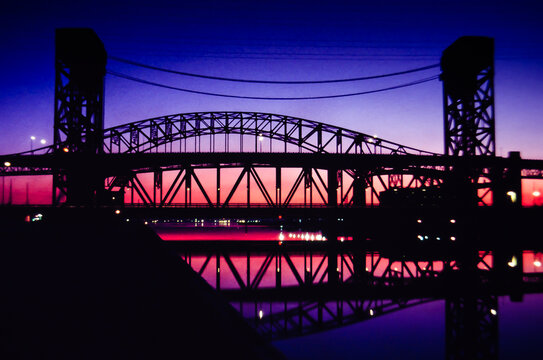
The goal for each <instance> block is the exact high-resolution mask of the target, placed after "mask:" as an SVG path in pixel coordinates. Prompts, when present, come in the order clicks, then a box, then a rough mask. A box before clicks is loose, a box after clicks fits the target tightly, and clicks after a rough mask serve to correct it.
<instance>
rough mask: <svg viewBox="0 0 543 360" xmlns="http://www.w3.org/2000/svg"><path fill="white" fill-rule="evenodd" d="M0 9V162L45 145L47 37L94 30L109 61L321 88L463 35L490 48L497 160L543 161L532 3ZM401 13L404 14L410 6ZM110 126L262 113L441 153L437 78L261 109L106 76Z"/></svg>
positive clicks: (271, 92) (149, 74)
mask: <svg viewBox="0 0 543 360" xmlns="http://www.w3.org/2000/svg"><path fill="white" fill-rule="evenodd" d="M54 3H55V4H54V5H49V4H47V5H45V4H41V3H39V2H24V1H22V2H18V3H17V4H18V5H0V28H1V31H2V34H3V36H2V37H0V46H1V48H2V53H3V56H2V57H1V59H0V75H1V78H2V81H1V82H0V116H1V117H0V123H1V125H2V127H1V129H2V130H1V131H0V153H12V152H18V151H23V150H28V149H29V147H30V136H31V135H34V136H36V137H38V138H39V139H41V138H45V139H47V140H48V141H49V142H50V141H51V140H52V134H53V85H54V82H53V80H54V67H53V60H54V29H55V28H58V27H91V28H93V29H95V31H96V32H97V34H98V35H99V36H100V38H101V39H102V40H103V42H104V44H105V47H106V50H107V51H108V53H109V54H110V55H112V56H118V57H124V58H128V59H132V60H134V61H140V62H145V63H149V64H152V65H156V66H162V67H167V68H171V69H176V70H180V71H186V72H195V73H204V74H210V75H216V76H228V77H236V78H259V79H273V80H283V79H284V80H319V79H329V78H344V77H358V76H367V75H374V74H380V73H386V72H393V71H400V70H405V69H410V68H414V67H419V66H424V65H430V64H435V63H438V62H439V59H440V55H441V52H442V50H443V49H445V48H446V47H447V46H448V45H449V44H450V43H452V42H453V41H454V40H455V39H456V38H458V37H459V36H462V35H484V36H491V37H494V38H495V40H496V112H497V115H496V119H497V125H496V127H497V152H498V154H499V155H507V152H508V151H511V150H520V151H521V154H522V156H523V157H524V158H543V146H542V141H541V135H542V134H543V122H541V121H540V114H541V112H542V110H543V102H542V101H541V100H542V94H543V50H542V49H543V46H542V45H543V40H542V37H541V35H542V34H543V25H542V23H541V21H540V19H541V18H542V15H543V11H542V10H543V5H542V4H540V3H539V2H538V1H515V2H514V3H511V2H508V1H463V0H461V1H411V2H405V1H383V2H379V4H372V5H366V4H364V2H360V1H358V2H344V1H333V2H303V1H298V2H294V1H288V2H287V1H252V2H249V1H247V2H244V1H228V2H226V1H215V2H213V1H183V2H182V3H183V5H175V6H171V5H167V4H166V2H163V1H153V2H151V3H150V4H143V3H138V2H132V1H124V2H112V1H107V2H106V1H97V2H92V3H91V2H89V4H88V5H81V4H75V3H74V2H69V1H56V2H54ZM407 4H409V5H407ZM108 68H109V69H110V70H114V71H119V72H123V73H127V74H130V75H133V76H137V77H142V78H145V79H147V80H151V81H158V82H163V83H166V84H169V85H172V86H178V87H184V88H190V89H194V90H201V91H212V92H220V93H230V94H241V95H256V96H305V95H308V96H311V95H327V94H335V93H348V92H356V91H364V90H370V89H376V88H381V87H387V86H391V85H395V84H400V83H404V82H409V81H412V80H415V79H419V78H423V77H427V76H431V75H434V74H437V73H438V69H432V70H428V71H425V72H423V73H417V74H411V75H405V76H401V77H397V78H394V79H380V80H372V81H365V82H358V83H343V84H339V85H308V86H277V85H275V86H273V85H266V86H264V85H247V84H241V85H239V84H231V83H225V82H217V81H210V80H195V79H190V78H186V77H180V76H175V75H165V74H161V73H157V72H154V71H150V70H143V69H138V68H135V67H132V66H128V65H124V64H120V63H116V62H113V61H110V62H109V64H108ZM105 104H106V105H105V110H106V112H105V124H106V127H109V126H113V125H117V124H122V123H125V122H130V121H135V120H141V119H145V118H148V117H154V116H160V115H166V114H172V113H180V112H193V111H213V110H217V111H220V110H233V111H238V110H239V111H261V112H272V113H279V114H285V115H292V116H298V117H302V118H306V119H311V120H317V121H322V122H326V123H331V124H334V125H338V126H342V127H346V128H351V129H354V130H358V131H362V132H366V133H369V134H377V135H378V136H380V137H382V138H385V139H388V140H392V141H395V142H399V143H402V144H405V145H410V146H414V147H419V148H423V149H427V150H431V151H436V152H442V151H443V150H442V149H443V115H442V90H441V83H440V82H439V81H437V80H436V81H433V82H430V83H425V84H421V85H417V86H415V87H410V88H404V89H399V90H394V91H389V92H384V93H378V94H372V95H365V96H358V97H352V98H344V99H332V100H316V101H297V102H284V101H282V102H265V101H255V100H236V99H222V98H213V97H207V96H201V95H192V94H186V93H181V92H175V91H172V90H166V89H160V88H156V87H151V86H148V85H142V84H136V83H132V82H129V81H127V80H123V79H119V78H115V77H112V76H110V75H108V76H107V77H106V100H105Z"/></svg>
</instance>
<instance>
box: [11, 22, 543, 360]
mask: <svg viewBox="0 0 543 360" xmlns="http://www.w3.org/2000/svg"><path fill="white" fill-rule="evenodd" d="M56 36H57V39H56V40H57V51H56V85H55V115H54V136H55V137H54V139H55V141H54V143H53V144H52V145H49V146H46V147H42V148H38V149H33V150H31V151H26V152H22V153H17V154H9V155H2V156H0V175H1V176H22V175H26V176H28V175H30V176H34V175H36V176H38V175H46V176H52V178H53V189H52V199H51V204H50V205H48V206H31V205H27V206H20V207H18V206H13V205H10V206H8V207H6V208H8V209H9V211H12V212H20V213H21V214H22V215H23V214H24V215H25V216H26V215H30V216H33V215H35V214H38V213H40V214H46V216H47V214H55V213H62V212H66V211H79V210H81V209H95V210H96V211H106V212H109V213H111V214H113V213H114V214H116V215H118V217H119V218H121V219H126V221H133V222H140V223H146V224H147V223H148V222H149V221H150V219H157V218H161V219H173V218H177V219H182V218H184V219H186V218H191V217H200V218H224V217H228V218H236V217H238V218H248V217H252V218H255V219H272V221H273V223H274V224H276V225H277V226H281V225H285V226H286V225H288V224H289V223H290V222H292V221H296V220H297V221H299V222H300V223H302V222H303V223H304V224H311V226H314V227H316V228H319V229H321V230H322V233H323V238H324V239H326V240H325V241H314V242H313V241H298V240H294V239H292V240H289V239H277V240H275V241H266V242H258V241H250V242H236V241H223V242H220V243H217V242H207V241H206V242H202V241H195V242H191V241H169V242H167V244H166V246H168V247H169V248H171V250H172V251H176V252H178V253H179V255H180V256H181V258H182V259H184V260H185V261H186V262H187V263H188V264H190V265H191V266H193V268H194V269H195V271H196V272H198V273H199V274H200V275H202V276H204V278H206V280H208V282H210V283H211V284H212V285H214V286H215V288H216V289H217V290H219V291H221V292H222V293H223V295H224V296H225V297H227V298H228V299H230V301H231V302H232V304H233V305H234V306H235V307H236V308H237V309H238V310H239V312H240V313H241V314H242V315H243V316H245V317H246V318H247V319H248V321H249V322H251V323H252V324H253V325H254V327H255V328H256V329H257V330H258V331H259V332H260V333H261V334H262V335H263V336H266V337H268V338H272V339H276V338H282V337H289V336H299V335H303V334H307V333H311V332H315V331H324V330H327V329H330V328H333V327H337V326H344V325H345V324H350V323H353V322H356V321H363V320H367V319H370V318H373V317H375V316H379V315H382V314H386V313H389V312H391V311H397V310H400V309H403V308H405V307H407V306H412V305H413V306H414V305H417V304H420V303H424V302H427V301H432V300H435V299H446V317H447V356H448V358H451V359H452V358H463V357H464V356H467V357H470V356H472V357H474V358H475V357H476V356H479V358H496V357H497V345H496V341H497V340H496V339H497V306H498V304H497V297H498V296H499V295H510V296H511V297H512V298H513V299H516V300H518V299H521V298H522V294H524V293H530V292H541V290H542V289H541V285H543V274H541V273H539V272H531V273H528V272H527V271H525V269H524V264H523V259H525V258H526V259H531V261H535V260H534V259H535V258H536V257H537V256H538V254H539V253H540V252H541V244H540V242H539V241H538V240H537V239H534V236H533V234H534V233H536V232H537V224H538V220H537V219H538V217H540V216H541V209H540V208H523V207H522V190H523V189H522V180H524V179H543V160H526V159H522V158H521V157H520V154H519V153H515V152H512V153H510V154H509V156H508V157H499V156H496V153H495V149H496V144H495V135H494V133H495V114H494V82H493V81H494V80H493V79H494V62H493V46H494V44H493V40H492V39H490V38H483V37H463V38H460V39H458V40H457V41H456V42H455V43H454V44H452V45H451V46H450V47H449V48H447V49H446V50H445V51H444V53H443V57H442V60H441V69H442V74H441V80H442V81H443V89H444V127H445V131H444V133H445V148H444V153H443V154H436V153H432V152H428V151H424V150H420V149H417V148H414V147H409V146H405V145H401V144H397V143H394V142H390V141H387V140H385V139H381V138H378V137H375V136H371V135H368V134H364V133H361V132H358V131H352V130H349V129H344V128H340V127H337V126H334V125H332V124H327V123H322V122H316V121H311V120H306V119H301V118H295V117H291V116H287V115H278V114H266V113H258V112H228V111H224V112H200V113H182V114H174V115H166V116H160V117H156V118H151V119H146V120H141V121H136V122H132V123H127V124H123V125H119V126H115V127H112V128H108V129H104V127H103V123H104V121H103V115H104V114H103V101H104V93H103V79H104V76H105V72H106V71H105V65H106V60H107V54H106V52H105V49H104V47H103V44H102V43H101V41H100V39H99V38H98V37H97V36H96V34H94V32H92V31H91V30H88V29H69V30H66V29H61V30H58V31H57V35H56ZM75 44H77V46H75ZM510 239H515V241H511V240H510ZM306 240H307V239H306ZM523 251H525V252H524V253H523ZM526 251H527V252H526ZM225 284H226V285H225ZM468 290H469V291H468ZM489 339H490V340H489Z"/></svg>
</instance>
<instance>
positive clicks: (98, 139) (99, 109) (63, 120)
mask: <svg viewBox="0 0 543 360" xmlns="http://www.w3.org/2000/svg"><path fill="white" fill-rule="evenodd" d="M106 60H107V54H106V51H105V49H104V45H103V44H102V41H101V40H100V39H99V38H98V36H97V35H96V34H95V33H94V31H93V30H91V29H57V31H56V57H55V119H54V144H53V150H54V151H55V152H57V153H62V152H70V153H77V154H99V153H102V150H103V148H102V138H103V127H104V125H103V124H104V119H103V108H104V76H105V67H106ZM94 170H95V169H88V168H85V167H83V166H80V167H77V168H75V167H74V168H71V169H56V170H54V174H53V204H59V202H60V201H61V198H62V197H65V198H66V202H68V203H73V204H77V205H83V204H86V205H90V204H92V203H93V202H94V201H95V197H96V192H97V191H99V187H100V182H101V181H100V178H99V177H97V176H96V175H95V171H94Z"/></svg>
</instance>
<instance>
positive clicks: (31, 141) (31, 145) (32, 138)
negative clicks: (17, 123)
mask: <svg viewBox="0 0 543 360" xmlns="http://www.w3.org/2000/svg"><path fill="white" fill-rule="evenodd" d="M34 140H36V137H35V136H34V135H32V136H30V152H32V148H33V145H34Z"/></svg>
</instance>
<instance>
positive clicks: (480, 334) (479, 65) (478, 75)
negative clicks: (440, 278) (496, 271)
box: [441, 36, 503, 359]
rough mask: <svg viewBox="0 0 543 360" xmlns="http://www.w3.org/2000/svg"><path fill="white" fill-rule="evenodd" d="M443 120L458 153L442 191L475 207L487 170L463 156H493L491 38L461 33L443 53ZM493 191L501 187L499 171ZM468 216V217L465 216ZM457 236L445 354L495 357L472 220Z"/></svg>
mask: <svg viewBox="0 0 543 360" xmlns="http://www.w3.org/2000/svg"><path fill="white" fill-rule="evenodd" d="M441 70H442V74H441V80H442V81H443V106H444V120H445V155H449V156H454V157H457V161H456V162H455V164H454V166H452V167H450V168H449V169H448V170H449V171H448V178H447V179H446V181H445V183H444V185H443V187H442V190H444V191H446V192H447V194H445V196H446V197H447V198H450V199H454V203H451V205H453V206H455V207H459V208H461V209H462V211H463V212H465V213H467V212H469V209H471V208H473V207H475V206H476V205H477V204H478V203H479V201H480V200H481V199H479V194H478V190H477V189H478V188H481V186H480V185H479V184H478V183H479V182H480V179H481V177H488V172H487V171H486V169H482V168H476V167H474V166H472V165H470V164H469V163H468V162H467V161H469V160H470V158H472V157H475V156H486V157H494V156H495V153H496V150H495V149H496V143H495V117H494V40H493V39H492V38H487V37H475V36H465V37H461V38H459V39H458V40H456V41H455V42H454V43H453V44H452V45H450V46H449V47H448V48H447V49H445V51H444V52H443V56H442V57H441ZM498 177H499V178H500V180H499V181H498V182H497V183H494V184H493V185H492V190H493V192H495V191H496V190H500V191H499V192H500V193H502V192H503V189H502V188H503V183H502V181H501V178H502V177H503V171H500V172H499V175H498ZM495 196H496V194H495V193H494V194H493V197H495ZM466 219H469V217H468V216H466ZM464 226H465V228H464V231H463V234H462V235H461V236H459V238H458V241H457V244H456V245H457V246H458V248H457V249H458V253H457V258H456V262H457V265H458V270H455V271H452V273H454V274H451V280H452V282H451V284H449V286H450V285H453V289H454V290H453V291H452V292H451V293H450V294H449V295H448V296H447V297H446V299H445V317H446V323H445V326H446V340H445V342H446V358H447V359H496V358H497V355H498V351H497V348H498V342H497V341H498V325H497V324H498V321H497V298H496V296H492V295H489V293H488V292H485V291H484V290H483V288H484V281H483V280H482V277H483V276H485V275H483V274H480V270H478V269H477V264H478V251H477V250H478V249H477V245H476V244H474V241H473V240H474V237H473V236H472V233H473V231H474V230H475V229H474V228H475V227H476V224H475V223H473V224H468V223H467V222H466V224H465V225H464Z"/></svg>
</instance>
